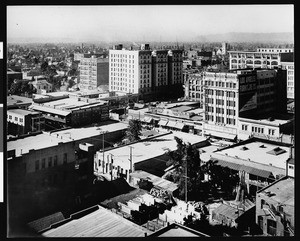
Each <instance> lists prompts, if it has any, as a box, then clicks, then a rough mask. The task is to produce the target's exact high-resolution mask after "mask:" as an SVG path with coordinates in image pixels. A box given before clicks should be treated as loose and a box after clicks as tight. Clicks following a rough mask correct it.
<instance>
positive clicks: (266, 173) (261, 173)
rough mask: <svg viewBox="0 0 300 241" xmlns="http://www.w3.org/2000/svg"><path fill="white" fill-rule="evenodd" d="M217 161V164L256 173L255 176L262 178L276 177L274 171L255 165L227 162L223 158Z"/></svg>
mask: <svg viewBox="0 0 300 241" xmlns="http://www.w3.org/2000/svg"><path fill="white" fill-rule="evenodd" d="M214 160H215V161H216V165H219V166H222V167H228V168H229V169H232V170H236V171H245V172H246V173H249V174H252V175H255V176H259V177H262V178H274V176H273V174H272V172H270V171H266V170H260V169H257V168H254V167H249V166H245V165H241V164H237V163H233V162H227V161H223V160H217V159H214Z"/></svg>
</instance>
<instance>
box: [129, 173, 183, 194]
mask: <svg viewBox="0 0 300 241" xmlns="http://www.w3.org/2000/svg"><path fill="white" fill-rule="evenodd" d="M130 176H131V177H135V178H140V179H147V180H149V181H151V182H152V184H153V186H157V187H159V188H162V189H164V190H167V191H169V192H173V191H175V190H176V189H178V186H177V184H175V183H173V182H171V181H168V180H166V179H164V178H161V177H158V176H155V175H153V174H150V173H148V172H145V171H142V170H137V171H135V172H133V173H131V174H130Z"/></svg>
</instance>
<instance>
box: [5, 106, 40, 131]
mask: <svg viewBox="0 0 300 241" xmlns="http://www.w3.org/2000/svg"><path fill="white" fill-rule="evenodd" d="M44 123H45V119H44V117H43V116H41V114H40V113H39V112H36V111H28V110H23V109H9V110H7V129H8V131H7V134H8V135H23V134H27V133H29V132H36V131H43V130H44V128H45V125H44Z"/></svg>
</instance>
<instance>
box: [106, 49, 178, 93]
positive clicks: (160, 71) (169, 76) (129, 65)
mask: <svg viewBox="0 0 300 241" xmlns="http://www.w3.org/2000/svg"><path fill="white" fill-rule="evenodd" d="M182 66H183V64H182V50H169V51H168V50H154V51H152V50H150V48H149V45H148V44H144V45H142V46H141V48H140V49H139V50H133V49H125V48H123V46H122V45H117V46H114V49H112V50H110V51H109V91H115V92H123V93H132V94H149V93H152V92H156V91H159V90H160V89H161V88H162V87H163V86H164V87H167V86H170V85H176V84H181V83H183V74H182Z"/></svg>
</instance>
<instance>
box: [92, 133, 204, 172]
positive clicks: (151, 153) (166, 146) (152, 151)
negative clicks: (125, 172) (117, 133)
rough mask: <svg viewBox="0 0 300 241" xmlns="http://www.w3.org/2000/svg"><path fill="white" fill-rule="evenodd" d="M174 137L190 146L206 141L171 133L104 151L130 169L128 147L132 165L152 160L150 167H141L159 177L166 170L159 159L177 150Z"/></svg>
mask: <svg viewBox="0 0 300 241" xmlns="http://www.w3.org/2000/svg"><path fill="white" fill-rule="evenodd" d="M175 136H177V137H178V138H180V139H182V140H183V142H189V143H191V144H192V145H194V144H200V143H201V142H204V141H206V138H204V137H201V136H197V135H193V134H188V133H184V132H176V131H174V132H173V133H169V134H164V135H161V136H158V137H154V138H151V139H148V140H143V141H140V142H138V143H134V144H131V145H126V146H122V147H118V148H114V149H112V150H107V151H105V155H112V156H113V160H114V163H115V164H117V165H120V166H122V167H123V168H125V169H130V162H129V160H130V147H132V161H133V164H136V163H140V162H143V161H147V160H149V159H152V160H153V162H152V164H151V166H149V165H148V164H147V163H143V164H141V165H142V166H145V165H146V166H145V167H144V168H146V171H147V172H149V173H151V174H154V175H156V176H160V175H163V173H164V172H163V170H164V169H166V164H165V163H166V160H160V159H159V157H160V156H163V155H164V154H166V153H167V152H168V151H175V150H176V149H177V142H176V141H175V139H174V137H175ZM97 155H98V157H99V158H102V152H101V151H99V152H97ZM160 169H162V170H160ZM144 170H145V169H144ZM161 172H162V173H161Z"/></svg>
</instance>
